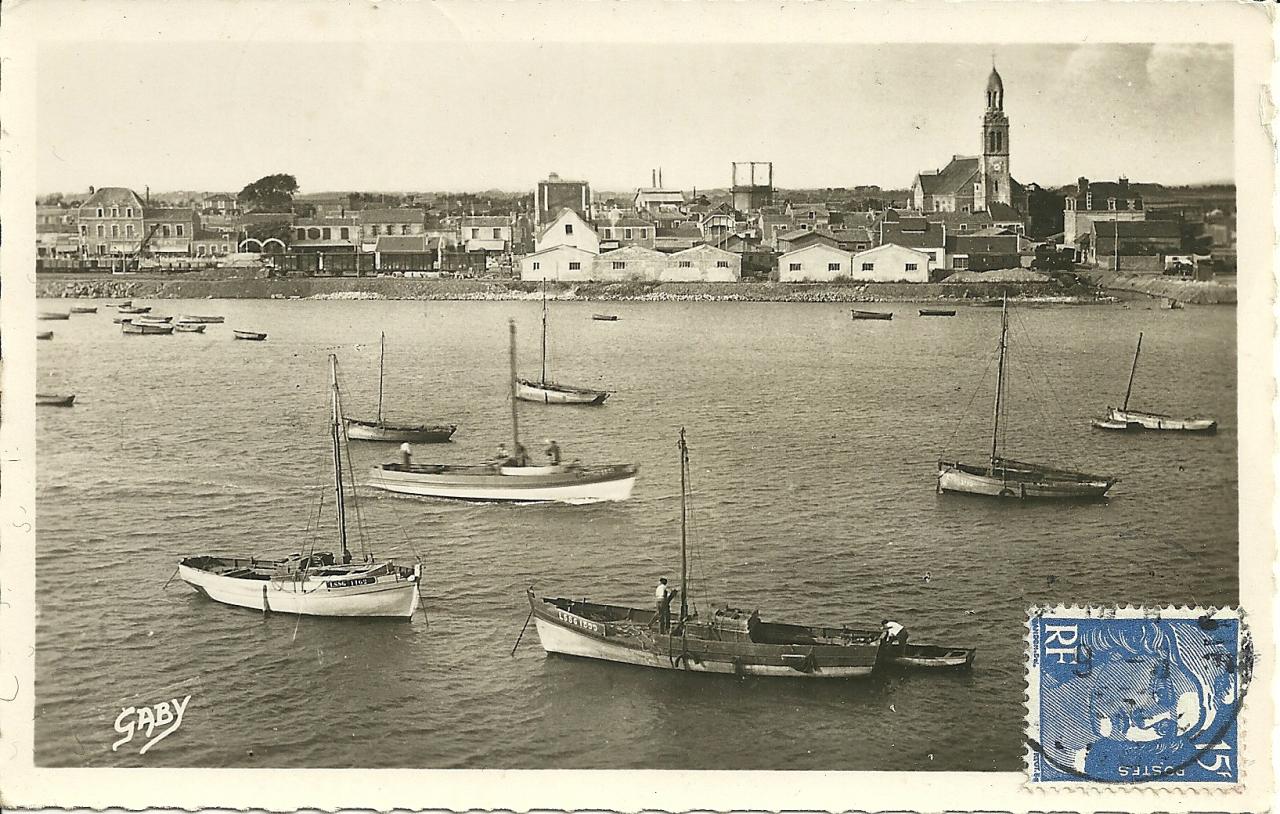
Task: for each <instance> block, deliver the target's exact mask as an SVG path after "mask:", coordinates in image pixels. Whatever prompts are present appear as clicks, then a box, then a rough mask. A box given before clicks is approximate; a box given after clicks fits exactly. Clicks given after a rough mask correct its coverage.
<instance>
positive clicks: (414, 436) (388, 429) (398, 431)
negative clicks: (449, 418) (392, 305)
mask: <svg viewBox="0 0 1280 814" xmlns="http://www.w3.org/2000/svg"><path fill="white" fill-rule="evenodd" d="M386 352H387V335H386V334H385V333H384V334H382V336H381V339H380V340H379V346H378V418H377V420H376V421H365V420H362V419H359V418H346V419H345V421H346V422H347V437H348V438H353V439H355V440H357V441H391V442H404V443H413V444H440V443H444V442H445V441H448V440H449V439H450V438H451V437H452V436H453V433H454V432H455V431H456V430H457V429H458V428H457V427H456V426H455V425H453V424H393V423H390V422H388V421H386V420H384V419H383V417H382V379H383V375H382V374H383V368H384V365H383V362H384V358H385V356H386Z"/></svg>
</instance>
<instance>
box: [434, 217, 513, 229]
mask: <svg viewBox="0 0 1280 814" xmlns="http://www.w3.org/2000/svg"><path fill="white" fill-rule="evenodd" d="M415 223H416V221H415ZM510 225H511V219H510V218H504V217H503V216H502V215H474V216H469V217H465V218H463V219H462V228H464V229H466V228H468V227H473V226H510Z"/></svg>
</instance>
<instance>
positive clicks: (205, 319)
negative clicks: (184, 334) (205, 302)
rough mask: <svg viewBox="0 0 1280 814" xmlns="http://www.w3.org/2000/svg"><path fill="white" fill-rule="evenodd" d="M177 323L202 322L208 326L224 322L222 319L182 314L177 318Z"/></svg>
mask: <svg viewBox="0 0 1280 814" xmlns="http://www.w3.org/2000/svg"><path fill="white" fill-rule="evenodd" d="M178 321H179V322H204V323H208V324H211V325H212V324H221V323H222V322H224V321H225V318H224V317H202V316H199V315H193V314H183V315H181V316H180V317H178Z"/></svg>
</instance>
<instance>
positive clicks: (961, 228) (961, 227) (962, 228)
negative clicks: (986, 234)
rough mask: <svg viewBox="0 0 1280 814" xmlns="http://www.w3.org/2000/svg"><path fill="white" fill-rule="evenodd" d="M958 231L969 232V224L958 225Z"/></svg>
mask: <svg viewBox="0 0 1280 814" xmlns="http://www.w3.org/2000/svg"><path fill="white" fill-rule="evenodd" d="M960 231H962V232H967V231H969V224H967V223H962V224H960Z"/></svg>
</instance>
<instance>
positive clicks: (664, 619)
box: [653, 577, 680, 633]
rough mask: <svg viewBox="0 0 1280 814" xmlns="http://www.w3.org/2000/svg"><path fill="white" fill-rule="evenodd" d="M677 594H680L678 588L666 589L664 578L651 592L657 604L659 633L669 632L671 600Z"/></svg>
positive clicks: (665, 579)
mask: <svg viewBox="0 0 1280 814" xmlns="http://www.w3.org/2000/svg"><path fill="white" fill-rule="evenodd" d="M678 593H680V589H679V588H669V587H667V578H666V577H662V578H661V579H659V580H658V587H657V588H655V589H654V591H653V598H654V599H655V600H656V601H657V603H658V632H659V633H667V632H669V631H670V630H671V600H673V599H675V597H676V594H678Z"/></svg>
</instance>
